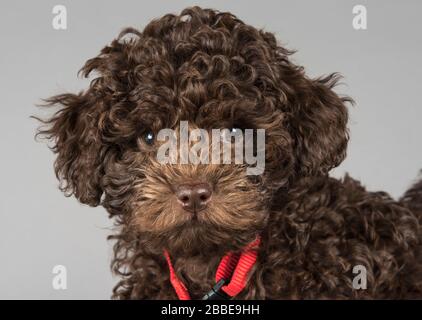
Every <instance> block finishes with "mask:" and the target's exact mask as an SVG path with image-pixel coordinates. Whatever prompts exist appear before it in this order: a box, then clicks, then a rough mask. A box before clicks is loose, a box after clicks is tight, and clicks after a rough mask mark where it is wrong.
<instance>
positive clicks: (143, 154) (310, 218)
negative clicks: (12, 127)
mask: <svg viewBox="0 0 422 320" xmlns="http://www.w3.org/2000/svg"><path fill="white" fill-rule="evenodd" d="M291 53H292V52H290V51H288V50H286V49H285V48H283V47H281V46H279V45H278V44H277V42H276V39H275V37H274V35H273V34H272V33H269V32H265V31H263V30H257V29H256V28H254V27H252V26H249V25H246V24H244V23H243V22H242V21H241V20H239V19H238V18H236V17H235V16H234V15H232V14H230V13H226V12H218V11H215V10H209V9H201V8H199V7H193V8H187V9H185V10H183V11H182V13H181V15H173V14H168V15H165V16H164V17H162V18H160V19H157V20H154V21H152V22H151V23H149V24H148V25H147V26H146V27H145V29H144V30H143V31H142V32H140V31H137V30H135V29H132V28H129V29H125V30H124V31H123V32H122V33H121V34H120V36H119V37H118V38H117V39H116V40H114V41H113V42H111V44H110V45H108V46H106V47H105V48H104V49H102V51H101V53H100V54H99V55H98V56H97V57H95V58H93V59H90V60H88V61H87V63H86V64H85V66H84V67H83V68H82V70H81V72H82V74H83V75H84V76H85V77H88V75H89V74H90V73H91V72H92V71H95V72H96V73H97V77H96V78H95V79H94V80H93V81H92V82H91V84H90V86H89V88H88V89H86V90H85V91H83V92H80V93H78V94H72V93H65V94H61V95H57V96H54V97H52V98H50V99H47V103H46V104H47V105H48V106H59V110H58V111H57V112H56V113H55V114H54V116H52V117H51V118H49V119H47V120H44V121H43V122H44V126H43V127H42V128H41V129H40V131H39V132H38V134H40V135H41V136H44V137H46V138H47V139H51V141H52V143H53V146H52V149H53V151H54V152H55V153H57V160H56V162H55V171H56V174H57V176H58V178H59V180H60V181H61V189H62V190H63V191H64V192H65V193H66V194H67V195H74V196H75V197H76V198H77V199H78V200H79V201H80V202H82V203H84V204H88V205H90V206H98V205H102V206H103V207H104V208H105V209H106V210H107V211H108V212H109V214H110V216H111V217H114V218H115V221H116V232H115V234H114V235H112V236H110V239H113V241H115V245H114V253H115V256H114V259H113V262H112V269H113V271H114V272H115V273H117V274H118V275H120V277H121V280H120V282H119V283H118V284H117V286H116V287H115V289H114V295H113V297H114V298H120V299H175V298H177V295H176V290H175V286H177V285H175V283H176V282H178V283H179V285H180V286H181V287H183V288H182V289H181V288H179V289H178V290H179V291H180V290H182V291H183V290H184V292H185V293H186V294H189V297H190V298H192V299H200V298H202V297H203V296H204V294H206V293H207V292H209V291H210V289H211V288H212V287H213V286H215V284H216V278H215V274H216V270H217V269H218V267H219V265H220V261H221V260H222V258H223V257H224V256H226V255H227V254H228V253H232V254H234V255H237V257H239V255H240V254H241V253H248V254H251V255H252V256H253V255H254V254H257V258H256V262H255V263H252V264H250V265H248V266H247V267H246V272H244V273H245V274H246V276H247V277H246V278H245V279H243V280H242V281H241V282H242V285H241V290H240V291H239V292H238V293H236V295H235V296H234V298H236V299H314V298H316V299H319V298H335V299H349V298H354V299H362V298H377V299H390V298H422V252H421V248H422V246H421V244H422V232H421V225H420V223H421V216H422V183H418V184H416V185H415V186H414V187H413V188H412V189H411V190H409V191H408V192H407V193H406V194H405V196H403V197H402V199H401V200H399V201H395V200H393V199H392V198H390V197H389V195H388V194H386V193H384V192H368V191H366V190H365V188H364V187H362V186H361V185H360V184H359V182H357V181H355V180H353V179H351V178H350V177H348V176H346V177H345V178H344V179H342V180H337V179H334V178H331V177H329V176H328V172H329V171H330V170H331V169H332V168H334V167H336V166H338V165H339V164H340V163H341V162H342V160H343V159H344V158H345V155H346V147H347V143H348V130H347V122H348V111H347V108H346V105H347V104H349V103H351V102H352V101H351V99H349V98H347V97H339V96H338V95H337V94H336V93H335V92H334V91H333V87H334V86H335V85H336V83H337V81H338V78H339V77H338V76H337V75H336V74H332V75H329V76H326V77H321V78H317V79H310V78H308V77H307V76H306V75H305V73H304V69H303V67H300V66H297V65H295V64H293V63H292V62H291V61H290V59H289V57H290V55H291ZM183 120H186V121H188V122H189V124H190V125H193V126H194V127H197V128H204V129H205V130H210V129H211V128H228V129H230V128H240V129H241V130H242V129H243V128H252V129H258V128H261V129H265V150H266V152H265V171H264V173H263V174H261V175H257V176H252V175H246V173H245V166H244V165H242V164H221V165H211V164H202V163H201V164H197V165H192V164H160V163H158V162H157V160H156V154H157V148H158V146H159V145H160V144H159V143H158V142H157V139H156V135H157V132H158V131H159V130H160V129H162V128H172V129H177V128H178V127H179V126H180V121H183ZM181 190H182V191H181ZM181 194H182V195H181ZM192 208H193V209H192ZM257 237H259V238H258V239H260V244H259V245H258V246H256V247H253V248H249V249H248V250H249V251H248V252H247V251H245V249H244V248H245V246H248V244H250V243H252V242H253V241H254V240H255V239H257ZM165 253H166V254H165ZM166 258H168V259H169V261H167V260H166ZM239 261H240V260H239ZM239 261H237V262H236V263H237V264H239V263H240V262H239ZM169 262H170V263H169ZM356 266H357V267H358V268H359V269H358V270H359V273H356V272H355V271H356V270H355V267H356ZM234 267H236V265H234ZM232 271H233V270H232ZM172 272H173V273H172ZM234 273H235V271H233V272H232V274H231V276H233V277H235V275H234ZM357 276H361V277H360V278H359V279H360V280H359V282H358V283H360V286H359V287H356V284H355V280H356V277H357ZM363 276H366V278H365V279H366V282H365V279H364V278H363ZM225 280H226V282H225V283H224V286H228V285H229V282H230V277H229V279H225ZM363 284H365V285H363ZM365 287H366V288H365ZM215 290H216V291H217V293H221V297H223V294H224V292H225V293H226V294H227V290H226V291H224V290H222V289H221V290H218V288H216V289H215ZM179 297H180V296H179ZM226 297H227V296H226ZM228 297H230V295H228Z"/></svg>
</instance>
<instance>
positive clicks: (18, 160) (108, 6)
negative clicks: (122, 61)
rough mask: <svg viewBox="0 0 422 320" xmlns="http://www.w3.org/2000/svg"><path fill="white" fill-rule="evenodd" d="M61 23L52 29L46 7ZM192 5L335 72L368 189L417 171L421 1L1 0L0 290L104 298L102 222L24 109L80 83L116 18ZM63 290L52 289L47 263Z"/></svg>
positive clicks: (317, 68) (114, 29)
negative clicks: (62, 11)
mask: <svg viewBox="0 0 422 320" xmlns="http://www.w3.org/2000/svg"><path fill="white" fill-rule="evenodd" d="M57 4H63V5H65V6H66V7H67V11H68V29H67V30H65V31H57V30H54V29H53V28H52V26H51V21H52V18H53V14H52V12H51V11H52V8H53V6H54V5H57ZM194 4H198V5H201V6H203V7H212V8H216V9H219V10H224V11H226V10H227V11H231V12H233V13H234V14H236V15H237V16H238V17H240V18H241V19H242V20H244V21H245V22H246V23H249V24H252V25H254V26H257V27H262V28H265V29H267V30H268V31H273V32H275V33H276V34H277V37H278V39H279V40H281V42H282V43H283V44H285V45H286V46H288V47H289V48H294V49H297V50H299V51H298V53H297V54H295V55H294V59H295V60H296V62H298V63H300V64H302V65H304V66H306V69H307V71H308V73H309V74H310V75H314V76H316V75H320V74H326V73H329V72H332V71H338V72H340V73H342V74H343V75H344V76H345V79H344V80H343V82H344V83H345V85H343V86H341V87H339V88H338V89H337V90H338V92H341V93H344V94H348V95H350V96H352V97H353V98H354V99H355V100H356V103H357V104H356V106H355V107H354V108H352V109H351V110H350V113H351V123H350V129H351V142H350V145H349V151H348V158H347V160H346V161H345V162H344V163H343V164H342V165H341V166H340V167H339V168H338V169H336V170H335V171H334V172H333V175H335V176H342V175H343V174H344V173H345V172H346V171H347V172H349V173H350V174H351V175H352V176H353V177H355V178H358V179H361V180H362V181H363V183H364V184H365V185H366V186H367V187H368V189H370V190H380V189H382V190H386V191H387V192H389V193H390V194H391V195H392V196H394V197H398V196H400V195H401V194H402V193H403V192H404V191H405V189H406V187H407V186H409V184H410V183H411V181H412V180H414V179H415V178H416V176H417V174H418V171H419V169H420V168H422V148H421V137H422V126H421V119H422V107H421V103H420V100H421V99H420V94H421V92H422V82H421V69H422V60H421V59H420V57H421V56H422V43H421V29H422V20H421V19H420V16H421V14H422V1H418V0H414V1H410V0H407V1H386V0H383V1H375V0H372V1H362V0H359V1H358V0H356V1H341V2H340V1H335V0H331V1H297V0H295V1H280V0H276V1H263V0H260V1H227V0H225V1H162V0H154V1H139V0H137V1H107V2H106V1H99V0H98V1H75V0H72V1H68V0H67V1H65V0H60V1H59V0H57V1H29V0H28V1H22V0H19V1H5V0H2V1H1V2H0V48H1V50H0V55H1V59H0V88H1V100H0V101H1V106H0V137H1V138H0V139H1V149H0V150H1V151H0V152H1V157H0V168H1V175H0V298H3V299H5V298H6V299H10V298H24V299H29V298H36V299H46V298H51V299H66V298H68V299H73V298H80V299H108V298H109V297H110V294H111V289H112V287H113V284H114V283H115V281H116V279H113V278H112V276H111V273H110V271H109V263H110V257H111V244H110V243H107V241H106V236H107V235H108V234H109V233H110V228H111V226H112V222H111V221H109V220H108V218H107V215H106V213H105V212H104V210H103V209H102V208H96V209H92V208H89V207H85V206H82V205H80V204H79V203H78V202H77V201H76V200H75V199H73V198H70V199H68V198H65V197H64V196H63V195H62V194H61V193H60V192H59V191H58V189H57V185H58V183H57V181H56V179H55V176H54V173H53V161H54V156H53V155H52V153H51V152H50V151H49V150H48V149H47V147H46V146H45V145H44V144H42V143H36V142H34V139H33V135H34V132H35V128H36V126H37V124H36V122H35V121H34V120H31V119H29V116H30V115H31V114H34V113H35V114H41V115H42V114H43V113H42V112H40V111H39V110H37V109H36V108H35V107H34V105H35V104H36V103H39V102H40V99H41V98H44V97H48V96H50V95H53V94H56V93H60V92H63V91H77V90H79V89H82V88H84V87H85V86H86V85H87V81H86V80H80V79H77V77H76V72H77V71H78V70H79V68H80V67H81V66H82V65H83V63H84V62H85V61H86V60H87V59H88V58H91V57H93V56H95V55H96V54H97V53H98V52H99V50H100V49H101V48H102V47H103V46H104V45H105V44H107V43H109V42H110V41H111V40H112V39H113V38H114V37H115V36H117V34H118V33H119V31H120V30H121V29H122V28H123V27H126V26H134V27H136V28H143V26H145V25H146V24H147V23H148V21H150V20H151V19H152V18H156V17H160V16H162V15H164V14H166V13H169V12H176V13H179V12H180V11H181V10H182V9H183V8H184V7H186V6H190V5H194ZM356 4H364V5H366V7H367V9H368V30H366V31H356V30H354V29H353V28H352V17H353V15H352V8H353V6H354V5H356ZM57 264H62V265H65V266H66V267H67V270H68V289H67V290H61V291H56V290H54V289H53V288H52V285H51V282H52V278H53V275H52V268H53V266H54V265H57Z"/></svg>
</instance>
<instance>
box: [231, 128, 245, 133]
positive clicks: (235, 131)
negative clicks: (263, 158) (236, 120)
mask: <svg viewBox="0 0 422 320" xmlns="http://www.w3.org/2000/svg"><path fill="white" fill-rule="evenodd" d="M242 131H243V130H242V129H241V128H239V127H233V128H231V129H230V133H232V134H239V133H241V132H242Z"/></svg>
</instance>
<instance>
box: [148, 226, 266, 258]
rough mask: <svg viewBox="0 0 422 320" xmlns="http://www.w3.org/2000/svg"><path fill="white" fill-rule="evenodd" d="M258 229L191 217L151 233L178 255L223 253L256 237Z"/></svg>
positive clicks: (161, 243) (155, 239) (241, 246)
mask: <svg viewBox="0 0 422 320" xmlns="http://www.w3.org/2000/svg"><path fill="white" fill-rule="evenodd" d="M258 234H259V230H258V229H256V227H251V228H250V229H248V230H236V229H235V228H227V227H221V226H215V225H212V224H210V223H206V222H203V221H199V220H190V221H188V222H184V223H183V224H180V225H178V226H176V227H173V228H171V229H169V230H167V231H165V232H161V233H159V234H155V235H152V236H153V238H154V241H158V242H159V246H160V247H162V248H163V249H166V250H168V251H169V252H170V253H171V254H172V255H177V256H185V257H186V256H198V255H207V256H208V255H223V254H225V253H226V252H228V251H236V250H240V249H241V248H243V247H244V246H245V245H247V244H248V243H250V242H251V241H253V240H254V239H255V238H256V237H257V235H258Z"/></svg>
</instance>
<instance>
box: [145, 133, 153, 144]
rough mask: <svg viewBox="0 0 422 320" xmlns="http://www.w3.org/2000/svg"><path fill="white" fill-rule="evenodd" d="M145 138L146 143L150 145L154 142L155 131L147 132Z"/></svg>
mask: <svg viewBox="0 0 422 320" xmlns="http://www.w3.org/2000/svg"><path fill="white" fill-rule="evenodd" d="M144 140H145V142H146V144H148V145H152V144H154V133H153V132H151V131H147V132H145V134H144Z"/></svg>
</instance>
